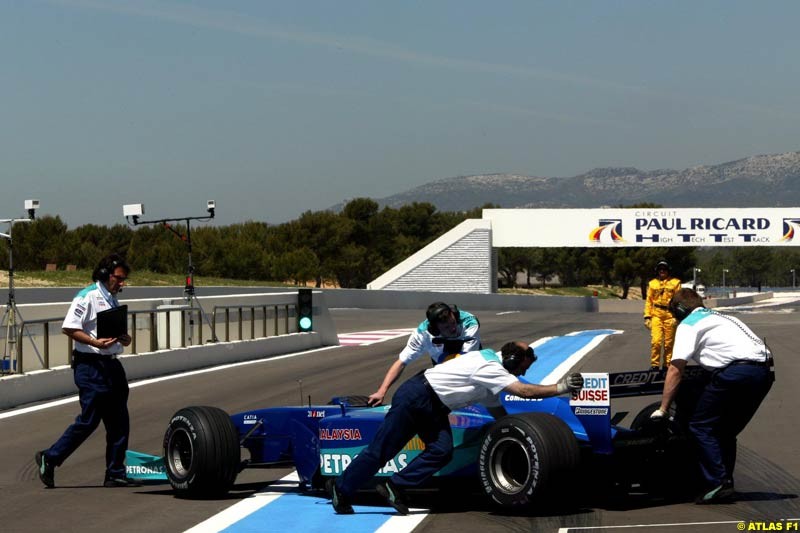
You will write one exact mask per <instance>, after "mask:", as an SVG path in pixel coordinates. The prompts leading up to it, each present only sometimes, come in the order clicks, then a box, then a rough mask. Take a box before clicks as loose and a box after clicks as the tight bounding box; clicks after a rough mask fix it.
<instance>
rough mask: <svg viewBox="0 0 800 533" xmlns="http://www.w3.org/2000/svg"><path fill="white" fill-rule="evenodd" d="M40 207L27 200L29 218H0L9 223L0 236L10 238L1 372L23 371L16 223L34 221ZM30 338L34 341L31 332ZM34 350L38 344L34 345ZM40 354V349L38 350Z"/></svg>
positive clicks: (22, 320)
mask: <svg viewBox="0 0 800 533" xmlns="http://www.w3.org/2000/svg"><path fill="white" fill-rule="evenodd" d="M37 209H39V200H25V210H26V211H27V212H28V218H7V219H0V223H2V222H5V223H7V224H8V233H0V237H2V238H4V239H8V302H7V303H6V308H5V310H4V311H3V317H2V319H0V325H2V326H3V327H5V342H4V345H3V353H2V354H0V374H6V373H14V372H22V362H21V360H20V359H21V357H20V355H19V348H20V347H19V344H20V343H21V342H22V334H23V330H24V324H25V322H24V319H23V318H22V315H20V314H19V309H18V308H17V300H16V298H15V296H14V238H13V233H14V224H15V223H16V222H32V221H33V220H34V218H36V210H37ZM27 333H28V338H29V339H30V341H31V343H33V338H32V337H31V334H30V332H27ZM33 347H34V350H35V349H36V345H35V344H34V345H33ZM37 355H38V351H37Z"/></svg>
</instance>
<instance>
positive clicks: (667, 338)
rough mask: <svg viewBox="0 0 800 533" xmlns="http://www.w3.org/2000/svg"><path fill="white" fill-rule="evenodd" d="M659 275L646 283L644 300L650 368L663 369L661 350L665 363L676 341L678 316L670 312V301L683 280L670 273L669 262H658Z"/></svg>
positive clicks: (667, 362) (657, 273) (669, 358)
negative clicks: (648, 337)
mask: <svg viewBox="0 0 800 533" xmlns="http://www.w3.org/2000/svg"><path fill="white" fill-rule="evenodd" d="M655 270H656V277H655V278H653V279H651V280H650V282H649V283H648V284H647V296H646V297H645V302H644V325H645V327H646V328H647V329H649V330H650V368H655V369H660V368H662V364H661V349H662V346H663V349H664V366H669V364H670V361H671V360H672V346H673V344H674V343H675V327H676V324H677V323H676V322H675V317H673V316H672V313H670V312H669V302H670V300H671V299H672V296H673V295H674V294H675V292H676V291H677V290H678V289H680V288H681V281H680V280H679V279H678V278H676V277H674V276H671V275H670V268H669V263H667V262H666V261H659V262H658V264H657V265H656V269H655Z"/></svg>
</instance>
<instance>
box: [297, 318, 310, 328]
mask: <svg viewBox="0 0 800 533" xmlns="http://www.w3.org/2000/svg"><path fill="white" fill-rule="evenodd" d="M299 325H300V329H301V330H302V331H308V330H310V329H311V319H310V318H309V317H307V316H304V317H303V318H301V319H300V321H299Z"/></svg>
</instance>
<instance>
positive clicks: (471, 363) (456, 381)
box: [327, 342, 583, 514]
mask: <svg viewBox="0 0 800 533" xmlns="http://www.w3.org/2000/svg"><path fill="white" fill-rule="evenodd" d="M534 361H536V355H535V354H534V353H533V349H532V348H531V347H529V346H528V345H527V344H525V343H524V342H509V343H506V344H505V345H503V347H502V348H501V350H500V354H499V355H498V354H497V353H495V352H494V350H478V351H473V352H469V353H466V354H463V355H461V356H460V357H457V358H454V359H451V360H449V361H446V362H444V363H442V364H440V365H436V366H434V367H433V368H429V369H427V370H426V371H425V372H424V373H420V374H417V375H416V376H414V377H412V378H411V379H409V380H407V381H405V382H404V383H403V384H402V385H401V386H400V388H398V389H397V392H396V393H395V394H394V398H393V399H392V407H391V408H390V409H389V411H388V412H387V413H386V417H385V418H384V420H383V423H382V424H381V426H380V428H378V431H377V433H376V434H375V438H374V439H373V440H372V442H370V444H369V446H367V448H366V449H364V450H363V451H362V452H361V453H359V454H358V456H356V458H355V459H354V460H353V462H351V463H350V464H349V465H348V466H347V468H346V469H345V471H344V473H343V474H342V475H341V476H340V477H338V478H336V479H331V480H329V481H328V484H327V489H328V492H329V494H330V496H331V503H332V504H333V509H334V511H336V513H338V514H352V513H353V507H352V504H351V503H350V500H351V498H352V496H353V494H355V493H356V491H357V490H358V489H359V488H360V487H361V486H362V485H364V484H365V483H367V482H368V481H369V480H370V479H371V478H372V477H373V476H374V475H375V473H376V472H377V471H378V470H379V469H380V468H381V467H382V466H383V465H385V464H386V462H387V461H388V460H389V459H391V458H392V457H394V456H395V455H396V454H397V453H398V452H399V451H400V450H402V449H403V446H405V445H406V443H408V441H409V440H411V438H412V437H413V436H414V435H419V438H420V439H422V442H424V443H425V449H424V450H423V452H422V453H421V454H420V455H418V456H417V457H416V458H415V459H414V460H413V461H411V463H409V464H408V466H406V467H405V468H403V469H402V470H400V471H399V472H397V473H396V474H394V475H393V476H392V477H391V478H389V479H387V480H386V481H382V482H380V483H379V484H378V486H377V487H376V490H377V491H378V494H380V495H381V496H383V497H384V498H385V499H386V501H387V502H388V503H389V505H391V506H392V507H394V508H395V509H396V510H397V511H398V512H399V513H400V514H408V504H407V503H406V500H405V497H404V494H403V489H404V488H407V487H412V486H415V485H419V484H420V483H422V482H424V481H425V480H426V479H428V478H429V477H431V476H432V475H434V474H435V473H436V472H438V471H439V470H440V469H441V468H442V467H444V466H445V465H447V463H448V462H450V459H451V458H452V455H453V435H452V432H451V428H450V422H449V419H448V414H449V413H450V412H451V411H453V410H456V409H460V408H462V407H465V406H467V405H472V404H475V403H479V404H482V405H484V406H486V408H487V409H488V410H489V413H491V415H492V416H493V417H495V418H499V417H501V416H504V415H505V414H506V411H505V409H504V408H503V405H502V403H501V402H500V398H499V394H500V393H501V392H502V391H505V392H508V393H510V394H514V395H515V396H519V397H522V398H547V397H549V396H556V395H558V394H565V393H567V392H571V391H579V390H580V389H581V388H583V377H582V376H581V375H580V374H577V373H576V374H570V375H569V376H566V377H564V378H562V379H561V380H560V381H559V382H558V383H557V384H553V385H535V384H531V383H524V382H522V381H520V380H519V379H518V376H521V375H523V374H524V373H525V372H526V371H527V370H528V368H529V367H530V366H531V365H532V364H533V362H534Z"/></svg>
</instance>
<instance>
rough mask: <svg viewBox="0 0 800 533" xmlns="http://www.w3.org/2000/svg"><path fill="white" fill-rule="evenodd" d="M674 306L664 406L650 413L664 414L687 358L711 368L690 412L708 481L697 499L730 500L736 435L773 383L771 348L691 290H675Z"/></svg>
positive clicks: (692, 432)
mask: <svg viewBox="0 0 800 533" xmlns="http://www.w3.org/2000/svg"><path fill="white" fill-rule="evenodd" d="M670 310H671V311H672V313H673V315H675V319H676V320H677V321H678V329H677V332H676V335H675V348H674V352H673V355H672V364H671V365H670V367H669V370H668V371H667V377H666V382H665V383H664V394H663V397H662V399H661V407H660V408H659V409H657V410H656V411H654V412H653V414H652V415H651V418H653V419H663V418H664V417H665V416H666V413H667V411H668V409H669V406H670V404H671V403H672V401H673V400H674V399H675V395H676V392H677V389H678V387H679V385H680V383H681V377H682V375H683V371H684V369H685V368H686V363H687V362H688V361H689V360H693V361H695V362H696V363H697V364H699V365H700V366H701V367H703V368H704V369H706V370H708V371H710V372H711V378H710V380H709V382H708V383H707V384H706V385H705V386H704V388H703V390H702V391H701V392H700V396H699V399H698V400H697V405H696V406H695V408H694V412H693V413H692V414H691V416H690V417H689V431H690V432H691V434H692V436H693V437H694V441H695V444H696V446H697V448H698V452H699V459H700V470H701V472H702V474H703V477H704V478H705V481H706V483H707V485H708V486H707V488H706V489H705V492H703V494H702V495H700V496H699V497H698V498H697V500H696V503H698V504H706V503H720V502H726V501H730V500H731V499H732V498H733V496H734V494H735V493H734V488H733V469H734V466H735V464H736V436H737V435H738V434H739V433H741V431H742V430H743V429H744V428H745V426H746V425H747V423H748V422H749V421H750V419H751V418H752V417H753V415H754V414H755V412H756V410H757V409H758V406H759V405H761V401H762V400H763V399H764V397H765V396H766V395H767V392H769V390H770V388H771V387H772V382H773V381H774V380H775V374H774V366H773V360H772V353H771V352H770V350H769V348H768V347H767V345H766V344H765V342H764V341H762V340H761V339H759V338H758V337H757V336H756V335H755V334H754V333H753V332H752V331H751V330H750V328H748V327H747V326H745V325H744V324H743V323H742V322H741V321H740V320H738V319H736V318H734V317H731V316H727V315H723V314H722V313H718V312H716V311H712V310H709V309H706V308H705V307H704V306H703V299H702V298H701V297H700V295H699V294H697V293H696V292H695V291H694V290H692V289H680V290H679V291H678V292H677V293H675V296H673V297H672V300H671V301H670Z"/></svg>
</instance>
